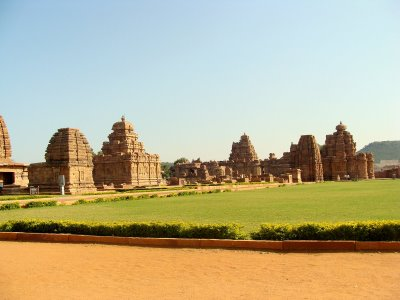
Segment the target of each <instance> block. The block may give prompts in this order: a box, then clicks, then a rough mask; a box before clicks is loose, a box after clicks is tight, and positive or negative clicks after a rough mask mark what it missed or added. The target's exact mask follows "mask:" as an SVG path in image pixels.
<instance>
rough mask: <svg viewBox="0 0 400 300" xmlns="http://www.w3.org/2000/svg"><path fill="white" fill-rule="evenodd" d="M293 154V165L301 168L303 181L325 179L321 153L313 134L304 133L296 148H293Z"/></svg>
mask: <svg viewBox="0 0 400 300" xmlns="http://www.w3.org/2000/svg"><path fill="white" fill-rule="evenodd" d="M292 148H293V146H292ZM291 154H292V157H294V160H293V163H292V166H293V168H296V169H300V170H301V177H302V180H303V181H323V180H324V176H323V170H322V160H321V154H320V151H319V147H318V144H317V142H316V139H315V137H314V136H313V135H302V136H301V137H300V140H299V143H298V144H297V145H296V147H295V149H294V148H293V149H291Z"/></svg>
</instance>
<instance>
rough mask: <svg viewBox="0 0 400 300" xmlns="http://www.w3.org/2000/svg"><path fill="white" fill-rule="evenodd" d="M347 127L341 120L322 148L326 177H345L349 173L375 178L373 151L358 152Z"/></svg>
mask: <svg viewBox="0 0 400 300" xmlns="http://www.w3.org/2000/svg"><path fill="white" fill-rule="evenodd" d="M346 129H347V127H346V125H344V124H342V122H340V124H339V125H337V126H336V132H334V133H333V134H330V135H327V136H326V140H325V145H324V146H323V147H322V149H321V154H322V162H323V168H324V177H325V179H326V180H337V179H343V178H345V176H347V175H349V176H350V178H356V179H368V178H369V179H372V178H374V176H375V175H374V158H373V155H372V153H358V154H356V143H355V142H354V141H353V136H352V135H351V134H350V133H349V132H348V131H346Z"/></svg>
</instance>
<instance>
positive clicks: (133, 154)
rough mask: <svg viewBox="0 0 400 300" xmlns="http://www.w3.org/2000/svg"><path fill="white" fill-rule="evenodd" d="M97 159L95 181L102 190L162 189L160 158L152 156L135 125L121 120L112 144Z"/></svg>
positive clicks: (116, 124)
mask: <svg viewBox="0 0 400 300" xmlns="http://www.w3.org/2000/svg"><path fill="white" fill-rule="evenodd" d="M101 150H102V152H101V153H100V154H98V155H95V156H94V160H93V162H94V172H93V177H94V181H95V184H96V186H97V187H98V188H106V187H107V186H112V187H121V188H130V187H136V186H150V185H159V184H160V183H161V182H162V176H161V166H160V157H159V156H158V155H157V154H148V153H146V151H145V149H144V145H143V143H142V142H139V140H138V135H137V134H136V133H135V132H134V128H133V125H132V123H130V122H128V121H126V120H125V117H122V118H121V121H120V122H116V123H115V124H114V125H113V126H112V133H111V134H110V135H109V136H108V142H104V143H103V147H102V149H101Z"/></svg>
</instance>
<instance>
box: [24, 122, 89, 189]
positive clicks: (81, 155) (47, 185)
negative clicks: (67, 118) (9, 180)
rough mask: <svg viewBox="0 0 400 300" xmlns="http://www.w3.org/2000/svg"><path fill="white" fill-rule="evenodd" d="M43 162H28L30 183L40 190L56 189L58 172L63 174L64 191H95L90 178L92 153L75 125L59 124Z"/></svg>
mask: <svg viewBox="0 0 400 300" xmlns="http://www.w3.org/2000/svg"><path fill="white" fill-rule="evenodd" d="M45 159H46V162H43V163H35V164H31V165H30V166H29V169H28V170H29V184H30V185H32V186H39V187H40V191H41V192H57V191H59V181H58V180H59V175H64V176H65V193H68V194H78V193H88V192H94V191H96V187H95V186H94V182H93V174H92V173H93V156H92V149H91V148H90V146H89V143H88V141H87V140H86V138H85V136H84V135H83V134H82V133H81V132H80V131H79V130H78V129H74V128H61V129H58V131H57V132H56V133H55V134H54V135H53V137H52V138H51V139H50V141H49V144H48V146H47V150H46V154H45Z"/></svg>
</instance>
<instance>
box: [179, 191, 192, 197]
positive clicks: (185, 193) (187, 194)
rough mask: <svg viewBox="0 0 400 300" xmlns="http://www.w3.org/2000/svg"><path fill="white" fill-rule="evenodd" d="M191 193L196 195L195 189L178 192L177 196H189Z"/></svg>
mask: <svg viewBox="0 0 400 300" xmlns="http://www.w3.org/2000/svg"><path fill="white" fill-rule="evenodd" d="M191 195H197V192H196V191H190V192H179V193H178V194H177V196H191Z"/></svg>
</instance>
